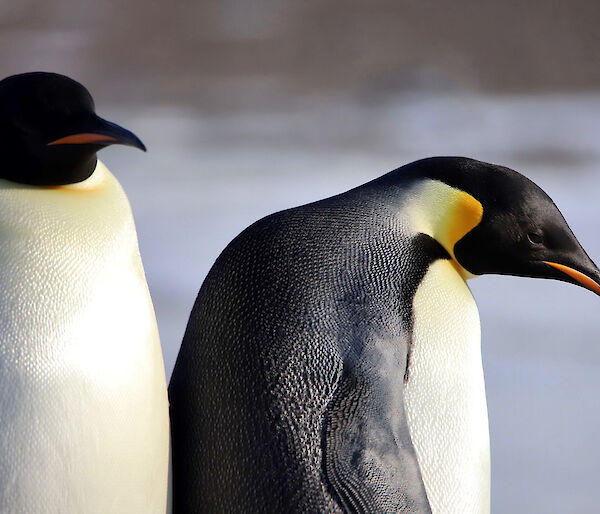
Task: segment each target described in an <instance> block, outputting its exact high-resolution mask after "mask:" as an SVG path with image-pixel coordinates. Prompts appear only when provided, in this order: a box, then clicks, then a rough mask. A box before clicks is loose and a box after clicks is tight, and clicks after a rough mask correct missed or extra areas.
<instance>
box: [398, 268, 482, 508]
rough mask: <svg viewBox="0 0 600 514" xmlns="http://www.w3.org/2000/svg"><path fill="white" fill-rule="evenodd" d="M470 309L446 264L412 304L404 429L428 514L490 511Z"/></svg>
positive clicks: (475, 319) (430, 275)
mask: <svg viewBox="0 0 600 514" xmlns="http://www.w3.org/2000/svg"><path fill="white" fill-rule="evenodd" d="M480 338H481V336H480V326H479V314H478V311H477V306H476V305H475V301H474V299H473V297H472V295H471V292H470V290H469V288H468V287H467V285H466V283H465V282H464V280H463V279H462V278H461V276H460V275H459V274H458V273H457V272H456V270H455V268H454V267H453V265H452V264H451V263H450V261H446V260H443V261H436V262H435V263H434V264H432V265H431V267H430V269H429V271H428V272H427V274H426V276H425V278H424V280H423V282H422V284H421V285H420V287H419V288H418V290H417V294H416V296H415V299H414V338H413V347H412V355H411V365H410V375H409V379H408V383H407V384H406V386H405V403H406V411H407V417H408V426H409V429H410V434H411V437H412V440H413V444H414V446H415V449H416V452H417V459H418V462H419V466H420V468H421V473H422V476H423V481H424V483H425V489H426V491H427V496H428V498H429V501H430V503H431V508H432V511H433V513H434V514H451V513H456V514H468V513H477V514H484V513H488V512H489V511H490V453H489V430H488V418H487V406H486V399H485V384H484V379H483V368H482V365H481V343H480Z"/></svg>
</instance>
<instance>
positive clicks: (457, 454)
mask: <svg viewBox="0 0 600 514" xmlns="http://www.w3.org/2000/svg"><path fill="white" fill-rule="evenodd" d="M560 266H562V267H563V268H562V269H561V268H560ZM480 273H503V274H515V275H523V276H538V277H543V278H556V279H560V280H567V281H570V282H574V283H577V284H580V285H584V286H585V287H588V288H590V289H592V290H594V291H595V292H597V293H598V292H599V291H600V286H599V285H598V282H599V278H600V274H599V272H598V270H597V268H596V267H595V265H594V264H593V263H592V261H591V260H590V259H589V257H588V256H587V255H586V254H585V252H584V251H583V249H582V248H581V246H580V245H579V243H578V242H577V240H576V239H575V236H573V234H572V233H571V231H570V229H569V228H568V226H567V224H566V222H565V221H564V219H563V218H562V215H561V214H560V212H559V211H558V209H557V208H556V206H555V205H554V204H553V203H552V201H551V200H550V198H549V197H548V196H547V195H546V194H545V193H544V192H543V191H542V190H541V189H540V188H539V187H537V186H536V185H535V184H533V183H532V182H531V181H529V180H528V179H526V178H525V177H523V176H522V175H520V174H518V173H517V172H514V171H512V170H509V169H507V168H503V167H500V166H495V165H490V164H486V163H482V162H479V161H474V160H471V159H465V158H432V159H426V160H423V161H417V162H415V163H412V164H410V165H407V166H405V167H403V168H399V169H398V170H395V171H393V172H391V173H389V174H387V175H384V176H383V177H381V178H379V179H377V180H374V181H372V182H370V183H368V184H365V185H363V186H360V187H358V188H356V189H353V190H351V191H348V192H347V193H343V194H341V195H338V196H334V197H332V198H328V199H326V200H322V201H320V202H316V203H313V204H309V205H305V206H301V207H298V208H294V209H290V210H287V211H283V212H280V213H276V214H274V215H271V216H268V217H266V218H264V219H262V220H260V221H258V222H256V223H255V224H254V225H252V226H251V227H249V228H248V229H246V230H245V231H244V232H242V233H241V234H240V235H239V236H238V237H237V238H235V239H234V240H233V241H232V242H231V243H230V244H229V246H228V247H227V248H226V249H225V250H224V251H223V253H222V254H221V255H220V257H219V258H218V259H217V261H216V263H215V265H214V266H213V268H212V270H211V271H210V273H209V274H208V276H207V278H206V280H205V282H204V284H203V286H202V288H201V290H200V293H199V295H198V298H197V300H196V303H195V305H194V308H193V310H192V313H191V316H190V320H189V323H188V327H187V331H186V334H185V337H184V341H183V345H182V348H181V351H180V353H179V356H178V359H177V363H176V366H175V370H174V372H173V377H172V379H171V384H170V388H169V393H170V401H171V421H172V438H173V478H174V511H175V512H177V513H188V512H231V511H236V512H273V513H274V512H315V513H316V512H352V513H354V512H358V513H373V512H406V513H426V512H435V513H447V512H461V513H466V512H477V513H481V512H488V511H489V488H490V483H489V480H490V476H489V436H488V426H487V408H486V402H485V388H484V381H483V370H482V367H481V351H480V339H479V338H480V330H479V317H478V314H477V307H476V305H475V303H474V300H473V298H472V296H471V294H470V291H469V289H468V287H467V285H466V283H465V279H467V278H470V277H472V276H473V275H475V274H480ZM582 277H586V279H587V282H586V279H584V278H582Z"/></svg>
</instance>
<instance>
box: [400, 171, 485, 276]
mask: <svg viewBox="0 0 600 514" xmlns="http://www.w3.org/2000/svg"><path fill="white" fill-rule="evenodd" d="M407 212H408V213H409V217H410V225H411V227H412V228H413V230H416V231H417V232H422V233H424V234H427V235H428V236H431V237H432V238H433V239H435V240H436V241H437V242H438V243H440V244H441V245H442V246H443V247H444V248H445V250H446V251H447V252H448V254H449V255H450V256H451V258H452V259H451V263H452V265H453V266H454V268H455V269H456V271H457V272H458V273H459V275H460V276H461V277H462V278H463V279H465V280H467V279H469V278H473V277H475V276H476V275H473V274H472V273H470V272H469V271H467V270H466V269H465V268H464V267H463V266H461V265H460V263H459V262H458V261H457V260H456V257H455V255H454V246H455V245H456V243H457V242H458V241H459V240H460V239H461V238H463V237H464V236H465V235H466V234H467V233H468V232H469V231H471V230H472V229H473V228H475V227H476V226H477V225H478V224H479V223H480V221H481V218H482V216H483V207H482V205H481V203H480V202H479V201H478V200H476V199H475V198H473V197H472V196H471V195H469V194H468V193H465V192H464V191H461V190H460V189H456V188H454V187H452V186H449V185H448V184H445V183H443V182H440V181H439V180H430V179H425V180H423V181H420V182H419V183H417V184H416V186H415V187H414V188H413V189H412V190H411V193H410V200H409V203H408V207H407Z"/></svg>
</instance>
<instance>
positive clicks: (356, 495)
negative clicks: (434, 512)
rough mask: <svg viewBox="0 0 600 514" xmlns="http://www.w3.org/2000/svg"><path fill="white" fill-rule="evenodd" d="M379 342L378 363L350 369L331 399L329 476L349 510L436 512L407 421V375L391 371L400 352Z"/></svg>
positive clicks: (336, 494) (325, 445)
mask: <svg viewBox="0 0 600 514" xmlns="http://www.w3.org/2000/svg"><path fill="white" fill-rule="evenodd" d="M373 346H378V347H379V348H377V349H375V348H373V349H372V350H373V352H375V353H376V354H378V355H377V356H376V357H375V359H374V360H373V359H372V358H370V357H368V358H367V359H366V360H367V361H370V362H371V363H373V364H374V366H373V367H372V368H370V369H365V368H366V367H365V366H362V365H359V366H356V365H355V366H353V367H347V368H346V369H345V371H344V374H343V376H342V379H341V381H340V383H339V386H338V389H337V391H336V394H335V396H334V398H333V400H332V401H331V403H330V406H329V409H328V412H327V416H326V423H325V432H324V442H323V454H324V463H323V466H324V472H325V476H326V477H327V480H328V482H329V485H330V487H331V489H332V493H333V495H334V497H336V498H337V500H338V501H339V502H340V504H341V505H342V506H343V508H344V509H345V511H346V512H348V513H360V514H367V513H369V514H370V513H383V512H385V513H387V512H403V513H419V514H422V513H430V512H431V509H430V506H429V502H428V500H427V494H426V492H425V487H424V484H423V480H422V477H421V472H420V470H419V466H418V463H417V457H416V454H415V450H414V447H413V445H412V441H411V438H410V433H409V430H408V425H407V422H406V413H405V410H404V402H403V399H402V394H403V384H402V381H403V377H402V376H400V377H398V376H391V375H390V374H388V370H386V369H385V367H386V364H389V363H386V362H385V361H386V360H387V359H386V357H391V358H392V359H394V360H395V357H396V355H387V356H386V355H382V349H381V346H382V345H381V344H380V343H379V344H377V345H373ZM386 346H387V345H386ZM398 346H400V347H403V348H406V344H401V345H398ZM394 353H396V352H394ZM397 353H398V354H400V353H401V352H397ZM404 355H406V353H404ZM399 358H401V359H402V358H403V356H402V355H399ZM363 362H364V359H363ZM397 362H398V361H397V360H396V363H397ZM382 366H383V367H382ZM390 371H391V370H390ZM396 375H397V373H396Z"/></svg>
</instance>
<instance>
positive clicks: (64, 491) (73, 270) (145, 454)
mask: <svg viewBox="0 0 600 514" xmlns="http://www.w3.org/2000/svg"><path fill="white" fill-rule="evenodd" d="M42 75H43V76H41V77H36V80H40V79H41V80H42V81H44V80H45V79H46V78H47V77H46V76H45V75H46V74H42ZM54 77H56V76H53V77H51V78H54ZM59 77H60V76H59ZM65 79H66V78H65ZM56 80H57V79H54V80H52V81H51V83H50V84H48V86H54V87H60V85H61V80H58V85H57V83H56ZM67 80H69V79H67ZM80 87H81V86H80ZM42 90H43V88H42ZM79 130H80V129H79ZM55 135H56V134H55ZM55 135H54V136H55ZM64 135H65V136H66V135H68V133H67V134H64ZM54 136H53V137H51V138H50V140H53V139H56V138H55V137H54ZM114 137H115V138H116V137H118V136H117V134H116V132H115V133H114ZM84 139H85V138H84ZM88 139H90V137H89V134H88ZM76 144H79V143H76ZM84 144H86V145H87V144H88V143H84ZM140 144H141V143H140ZM78 148H79V147H78ZM78 148H69V150H68V152H69V153H73V154H75V153H76V151H77V150H78ZM44 151H45V150H44ZM59 151H60V150H59V149H58V148H57V149H56V152H59ZM79 151H83V152H85V148H83V147H82V148H81V149H80V150H79ZM86 159H87V158H86ZM93 164H94V167H93V169H92V170H91V173H90V172H89V171H88V172H86V173H88V174H89V176H87V177H86V178H84V179H83V180H81V181H78V182H76V183H64V184H53V185H48V186H42V185H37V184H28V183H17V182H15V181H14V180H6V179H0V210H1V211H2V219H1V220H0V241H1V243H0V270H1V272H0V302H1V305H2V309H1V310H0V337H1V341H2V342H1V345H0V511H1V512H13V513H63V512H90V513H92V512H98V513H100V512H102V513H109V512H111V513H121V512H128V513H129V512H130V513H161V514H162V513H164V512H166V509H167V480H168V479H167V476H168V466H169V422H168V403H167V397H166V381H165V374H164V367H163V362H162V354H161V348H160V341H159V336H158V330H157V326H156V320H155V316H154V310H153V307H152V302H151V299H150V295H149V291H148V286H147V284H146V279H145V275H144V270H143V267H142V262H141V258H140V255H139V249H138V244H137V235H136V231H135V225H134V221H133V217H132V214H131V209H130V207H129V203H128V201H127V198H126V196H125V193H124V192H123V190H122V188H121V186H120V185H119V183H118V181H117V180H116V179H115V177H114V176H113V175H112V174H111V173H110V172H109V171H108V169H107V168H106V167H105V166H104V165H103V164H102V163H101V162H99V161H97V162H96V161H95V153H94V163H93ZM5 171H6V170H0V174H2V176H7V174H8V176H10V177H11V178H13V179H14V178H17V177H18V176H19V172H18V170H8V171H7V172H6V173H5ZM61 173H62V172H61ZM67 174H68V173H67ZM44 181H45V182H48V181H49V182H50V183H51V182H52V180H51V179H50V180H48V179H44ZM60 181H62V179H60Z"/></svg>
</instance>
